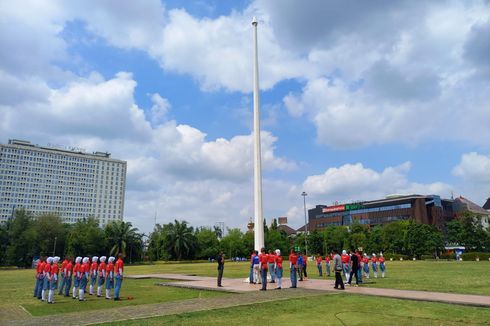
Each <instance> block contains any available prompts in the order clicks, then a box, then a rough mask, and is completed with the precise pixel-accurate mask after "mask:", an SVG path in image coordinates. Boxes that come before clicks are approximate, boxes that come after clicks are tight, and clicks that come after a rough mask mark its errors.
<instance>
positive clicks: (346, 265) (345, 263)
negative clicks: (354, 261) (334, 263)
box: [340, 250, 350, 280]
mask: <svg viewBox="0 0 490 326" xmlns="http://www.w3.org/2000/svg"><path fill="white" fill-rule="evenodd" d="M340 258H341V259H342V269H343V270H344V275H345V279H346V280H348V279H349V275H350V256H349V255H348V254H347V251H346V250H342V256H340Z"/></svg>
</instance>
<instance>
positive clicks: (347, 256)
mask: <svg viewBox="0 0 490 326" xmlns="http://www.w3.org/2000/svg"><path fill="white" fill-rule="evenodd" d="M349 260H350V257H349V255H347V254H345V255H342V262H343V263H344V264H348V263H349Z"/></svg>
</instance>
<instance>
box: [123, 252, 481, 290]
mask: <svg viewBox="0 0 490 326" xmlns="http://www.w3.org/2000/svg"><path fill="white" fill-rule="evenodd" d="M386 265H387V271H386V277H385V278H384V279H382V278H381V277H379V278H378V279H374V278H373V275H372V272H371V278H370V279H369V283H368V284H366V285H365V286H369V287H380V288H393V289H403V290H421V291H436V292H452V293H466V294H483V295H490V281H489V279H488V277H486V276H485V275H488V273H489V270H490V262H488V261H480V262H471V261H463V262H457V261H423V260H420V261H393V262H390V261H388V262H387V263H386ZM284 266H285V271H284V276H286V277H289V265H288V263H285V264H284ZM248 268H249V263H248V262H242V263H235V262H227V263H226V264H225V272H224V277H230V278H246V277H248ZM323 268H325V266H323ZM128 272H129V273H131V274H146V273H181V274H195V275H199V276H215V275H216V264H211V263H201V264H187V263H186V264H172V263H170V264H164V263H157V264H155V265H142V266H133V267H131V268H130V269H128ZM380 275H381V273H380ZM308 276H309V277H310V278H320V277H319V276H318V270H317V268H316V265H315V264H314V263H313V262H310V263H309V265H308ZM324 278H326V277H325V276H324ZM331 278H332V279H333V274H332V276H331Z"/></svg>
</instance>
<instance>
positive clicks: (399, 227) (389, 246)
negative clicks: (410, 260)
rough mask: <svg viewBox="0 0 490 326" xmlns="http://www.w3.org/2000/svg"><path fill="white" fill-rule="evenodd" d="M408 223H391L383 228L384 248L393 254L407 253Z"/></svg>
mask: <svg viewBox="0 0 490 326" xmlns="http://www.w3.org/2000/svg"><path fill="white" fill-rule="evenodd" d="M407 227H408V221H396V222H391V223H388V224H386V225H384V226H383V228H382V231H381V239H382V246H383V247H384V249H385V251H389V252H391V253H399V254H401V253H404V252H405V247H406V244H405V239H406V237H407Z"/></svg>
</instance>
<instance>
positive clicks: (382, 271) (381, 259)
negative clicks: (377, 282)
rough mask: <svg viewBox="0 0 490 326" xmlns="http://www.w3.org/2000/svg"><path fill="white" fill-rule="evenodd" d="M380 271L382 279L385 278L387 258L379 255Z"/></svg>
mask: <svg viewBox="0 0 490 326" xmlns="http://www.w3.org/2000/svg"><path fill="white" fill-rule="evenodd" d="M379 269H380V270H381V277H382V278H384V277H385V258H384V257H383V254H379Z"/></svg>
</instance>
